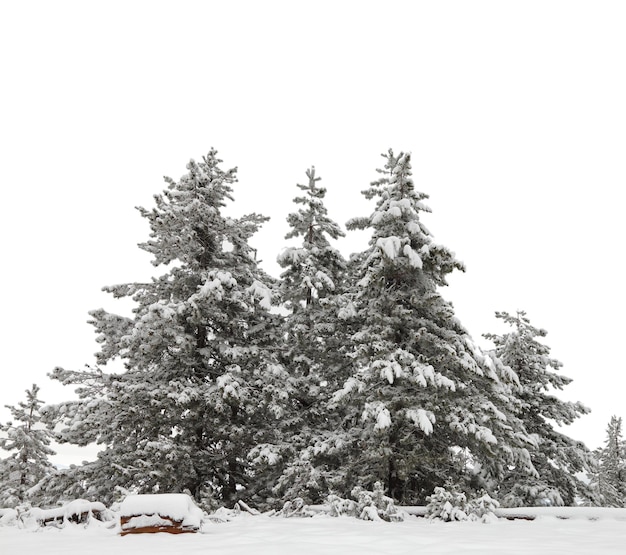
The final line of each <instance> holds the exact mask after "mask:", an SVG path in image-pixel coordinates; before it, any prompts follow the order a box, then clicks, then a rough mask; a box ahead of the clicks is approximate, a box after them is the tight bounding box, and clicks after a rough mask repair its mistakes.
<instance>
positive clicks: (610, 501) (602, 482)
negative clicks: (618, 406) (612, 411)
mask: <svg viewBox="0 0 626 555" xmlns="http://www.w3.org/2000/svg"><path fill="white" fill-rule="evenodd" d="M595 455H596V458H597V462H598V466H597V469H596V471H595V472H594V473H593V474H592V481H591V488H592V490H593V492H594V493H595V494H596V496H597V501H598V503H599V504H600V505H602V506H604V507H626V442H625V441H624V439H623V437H622V419H621V418H620V417H618V416H611V420H610V421H609V424H608V425H607V429H606V440H605V441H604V446H603V447H600V448H599V449H598V450H597V451H596V452H595Z"/></svg>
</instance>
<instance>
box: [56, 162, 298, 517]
mask: <svg viewBox="0 0 626 555" xmlns="http://www.w3.org/2000/svg"><path fill="white" fill-rule="evenodd" d="M220 163H221V160H219V159H218V158H217V152H216V151H215V150H211V151H210V152H209V154H208V155H207V156H206V157H204V158H203V160H202V161H201V162H199V163H197V162H195V161H193V160H192V161H190V162H189V164H188V166H187V169H188V173H187V174H185V175H183V177H181V179H180V180H178V181H174V180H172V179H170V178H166V182H167V184H168V186H167V189H166V190H165V191H164V192H163V194H161V195H155V202H156V206H155V208H153V209H152V210H147V209H145V208H139V211H140V213H141V215H142V216H143V217H144V218H146V220H147V221H148V222H149V224H150V228H151V233H150V239H149V240H148V241H147V242H145V243H142V244H140V245H139V246H140V248H142V249H143V250H145V251H147V252H149V253H150V254H152V255H153V264H154V265H155V266H160V267H163V273H162V274H161V275H159V276H158V277H155V278H153V279H152V281H150V282H149V283H129V284H124V285H116V286H111V287H106V288H105V290H106V291H108V292H110V293H111V294H113V296H114V297H116V298H131V299H132V300H133V301H134V302H135V308H134V309H133V315H132V316H131V317H125V316H119V315H116V314H111V313H109V312H106V311H105V310H102V309H100V310H95V311H93V312H91V313H90V314H91V316H92V320H91V323H92V324H93V325H94V327H95V329H96V332H97V334H98V342H99V343H100V344H101V350H100V352H99V353H97V361H98V363H99V365H100V366H98V367H96V368H88V369H87V370H85V371H68V370H64V369H60V368H57V369H56V370H55V371H54V372H53V377H54V378H55V379H57V380H59V381H61V382H62V383H64V384H75V385H77V386H78V389H77V392H78V394H79V397H80V400H79V401H78V402H71V403H65V404H62V405H60V406H58V407H57V408H56V411H55V415H56V416H57V417H59V416H62V417H63V421H64V423H65V424H66V426H65V427H64V429H63V430H62V431H61V432H60V437H61V440H62V441H67V442H72V443H76V444H79V445H85V444H88V443H91V442H97V443H99V444H101V445H102V447H103V450H102V451H101V452H100V453H99V455H98V460H97V461H95V462H94V463H92V464H91V465H90V466H89V467H88V468H87V469H82V471H81V472H82V473H83V474H85V472H86V473H87V478H85V479H84V480H83V482H84V483H85V484H87V489H86V490H85V491H86V492H87V493H88V494H89V495H92V496H98V498H99V500H102V501H105V502H106V501H110V500H112V499H113V498H114V497H115V496H116V495H118V494H117V493H116V491H115V488H117V489H118V491H126V490H133V491H138V492H144V493H146V492H180V491H189V492H190V493H191V494H192V495H194V496H195V497H196V499H197V500H198V501H199V502H203V503H205V505H210V504H211V503H214V502H216V503H232V502H234V501H235V500H236V499H239V498H244V499H245V498H250V497H252V496H253V495H254V476H253V474H252V472H251V465H250V463H249V460H248V456H249V454H250V453H251V451H252V450H253V449H254V448H255V447H257V446H258V445H259V444H265V443H272V442H273V441H275V439H276V438H275V437H274V436H275V434H276V426H275V424H276V422H277V421H278V419H279V418H280V417H281V416H282V415H283V412H284V406H285V403H286V401H287V396H288V391H289V388H290V385H289V376H288V374H287V372H286V370H285V368H284V367H283V366H282V365H281V364H280V363H279V361H278V359H277V356H276V354H275V348H276V345H277V342H279V338H278V337H276V336H275V335H274V330H275V329H277V325H276V322H275V320H276V316H275V315H273V314H271V313H270V308H271V303H272V288H273V287H274V284H273V282H272V280H271V279H270V278H269V277H268V276H267V275H265V274H264V273H263V272H262V271H261V270H260V269H259V267H258V265H257V262H256V260H255V254H254V252H253V250H252V248H251V247H250V245H249V243H248V241H249V239H250V237H251V236H252V235H253V234H254V233H255V232H256V231H257V229H258V228H259V226H260V225H261V224H262V223H263V222H264V221H265V220H266V218H264V217H262V216H259V215H257V214H251V215H248V216H244V217H242V218H238V219H234V218H230V217H227V216H226V215H224V214H223V209H224V207H225V206H226V204H227V202H228V201H232V185H233V184H234V183H235V182H236V169H230V170H226V171H224V170H222V169H221V167H220ZM116 358H118V359H121V360H122V361H123V363H124V366H125V371H124V372H122V373H111V372H106V371H105V370H106V369H103V368H102V367H101V366H102V365H106V364H107V363H108V362H109V361H111V360H113V359H116Z"/></svg>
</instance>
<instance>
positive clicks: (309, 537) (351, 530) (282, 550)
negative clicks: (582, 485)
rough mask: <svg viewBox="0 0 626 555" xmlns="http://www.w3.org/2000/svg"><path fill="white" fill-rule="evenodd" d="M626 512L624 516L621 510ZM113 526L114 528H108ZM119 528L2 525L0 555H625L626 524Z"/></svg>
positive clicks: (335, 522) (259, 519) (238, 521)
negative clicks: (122, 532) (195, 530)
mask: <svg viewBox="0 0 626 555" xmlns="http://www.w3.org/2000/svg"><path fill="white" fill-rule="evenodd" d="M620 514H622V515H623V513H620ZM108 526H111V524H110V523H109V524H108ZM118 532H119V528H118V527H111V528H107V524H106V523H100V522H97V521H93V522H92V524H91V525H90V526H88V527H87V528H85V527H84V526H81V525H67V526H66V527H65V528H63V529H57V528H46V529H38V530H36V531H33V530H32V529H30V530H29V529H19V528H16V527H15V526H10V527H0V546H1V551H2V553H19V554H20V555H44V554H46V555H48V554H50V555H53V554H66V555H72V554H81V555H82V554H85V553H89V554H90V555H111V553H115V555H127V554H128V555H131V554H132V555H136V554H137V553H150V555H161V554H163V555H166V554H168V555H171V554H172V553H184V554H185V555H193V554H195V553H197V554H204V555H205V554H206V553H220V555H250V554H251V553H254V554H255V555H256V554H272V555H293V553H298V555H307V554H324V555H340V554H341V555H353V554H354V555H357V554H358V555H368V554H377V555H378V554H383V555H386V554H390V553H393V554H394V555H403V554H407V555H408V554H412V555H414V554H416V553H421V554H424V555H444V554H445V555H447V554H476V555H478V554H480V555H496V554H497V555H502V554H506V555H524V554H529V555H530V554H532V555H543V554H545V555H559V554H564V555H565V554H567V555H589V554H590V553H593V554H594V555H608V554H611V555H618V554H619V555H623V554H624V553H625V552H626V524H625V522H624V520H623V517H622V519H620V520H618V519H617V517H616V518H611V515H610V514H608V517H604V516H603V517H602V518H600V519H599V520H588V519H575V520H563V519H557V518H555V517H552V516H541V517H539V519H538V520H534V521H526V520H515V521H509V520H504V519H501V520H499V521H497V522H494V523H490V524H479V523H475V522H455V523H444V522H431V521H429V520H427V519H424V518H415V517H411V518H409V519H407V520H405V521H404V522H396V523H387V522H367V521H362V520H358V519H355V518H349V517H340V518H333V517H329V516H318V517H314V518H276V517H270V516H266V515H260V516H252V515H248V514H245V513H241V515H239V516H237V517H235V518H233V519H232V520H230V521H229V522H223V523H205V524H204V526H203V529H202V533H200V534H181V535H170V534H141V535H128V536H125V537H121V536H119V534H118Z"/></svg>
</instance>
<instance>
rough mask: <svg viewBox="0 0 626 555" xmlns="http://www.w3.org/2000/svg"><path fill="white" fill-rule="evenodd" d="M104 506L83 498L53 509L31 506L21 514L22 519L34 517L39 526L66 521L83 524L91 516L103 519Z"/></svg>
mask: <svg viewBox="0 0 626 555" xmlns="http://www.w3.org/2000/svg"><path fill="white" fill-rule="evenodd" d="M105 513H106V507H105V506H104V505H103V504H102V503H94V502H91V501H86V500H84V499H76V500H75V501H72V502H71V503H68V504H67V505H63V506H62V507H56V508H54V509H39V508H36V507H34V508H32V509H30V510H29V511H27V512H26V513H25V514H24V515H22V519H34V520H36V521H37V522H38V523H39V525H40V526H62V525H64V524H65V523H67V522H72V523H74V524H85V523H87V522H89V520H90V519H91V518H95V519H96V520H105Z"/></svg>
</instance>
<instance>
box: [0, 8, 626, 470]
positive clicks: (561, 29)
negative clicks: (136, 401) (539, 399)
mask: <svg viewBox="0 0 626 555" xmlns="http://www.w3.org/2000/svg"><path fill="white" fill-rule="evenodd" d="M625 27H626V5H625V4H624V3H623V2H617V1H616V2H604V1H599V0H595V1H589V2H579V1H574V0H569V1H562V2H561V1H554V2H553V1H546V0H542V1H524V2H513V1H510V2H509V1H507V2H502V1H493V2H485V1H474V2H467V1H463V2H461V1H459V2H454V1H451V2H445V1H442V2H419V1H404V2H403V1H390V0H385V1H384V2H383V1H378V2H368V1H363V0H361V1H358V2H357V1H354V2H350V1H332V2H327V1H320V0H316V1H315V2H287V1H285V2H277V1H267V0H266V1H263V2H256V1H249V2H244V1H241V2H237V1H228V2H217V1H205V2H192V1H178V2H158V1H150V2H142V1H124V2H119V1H111V0H109V1H107V2H67V1H61V0H57V1H55V2H32V1H27V0H23V1H21V2H8V1H7V2H2V3H1V4H0V178H1V179H2V193H1V196H0V206H1V216H0V242H1V243H0V255H1V259H0V292H1V294H2V312H1V313H0V318H1V320H0V322H1V325H2V330H1V333H0V356H1V358H0V361H1V364H2V378H3V380H2V387H1V388H0V405H2V406H3V405H5V404H15V403H17V402H18V401H20V400H22V399H23V398H24V390H25V389H26V388H28V387H30V386H31V384H32V383H33V382H37V383H38V384H39V385H40V386H41V388H42V393H41V396H42V398H43V399H44V400H45V401H46V402H57V401H60V400H65V399H68V398H70V397H71V395H72V392H71V390H68V389H66V388H62V387H61V386H60V385H58V384H55V383H53V382H51V381H50V380H49V379H48V378H47V376H46V375H47V373H48V372H50V371H51V370H52V369H53V368H54V367H55V366H63V367H65V368H75V369H78V368H80V367H82V366H83V365H84V364H85V363H93V362H94V360H93V353H94V352H96V350H97V348H98V347H97V344H96V343H95V341H94V337H95V336H94V334H93V330H92V328H91V326H89V325H88V324H87V323H86V320H87V319H88V315H87V311H88V310H91V309H95V308H98V307H100V306H104V307H105V308H106V309H108V310H111V311H118V310H119V311H127V310H128V306H120V304H119V303H117V302H116V301H114V300H113V299H112V298H109V296H107V295H104V294H103V293H101V292H100V288H101V287H102V286H104V285H110V284H114V283H120V282H128V281H140V280H146V279H149V277H150V276H151V275H153V274H154V273H155V269H154V268H153V267H152V266H151V265H150V263H149V257H148V255H147V254H145V253H144V252H143V251H141V250H139V249H138V248H137V247H136V244H137V243H138V242H141V241H143V240H145V239H147V235H148V227H147V224H146V222H144V221H143V219H142V218H141V217H140V216H139V214H138V213H137V212H136V210H135V209H134V207H135V206H137V205H141V206H145V207H148V208H150V207H152V206H153V203H152V195H153V194H156V193H159V192H160V191H162V190H163V188H164V187H165V184H164V182H163V180H162V176H163V175H169V176H171V177H173V178H175V179H178V178H179V177H180V176H181V175H182V174H183V173H185V171H186V170H185V164H186V163H187V161H188V160H189V158H195V159H200V158H201V157H202V156H203V155H204V154H206V152H207V151H208V150H209V148H210V147H211V146H214V147H215V148H217V149H218V150H219V152H220V155H221V157H222V158H223V159H224V167H231V166H235V165H237V166H239V168H240V170H239V178H240V182H239V184H238V185H237V187H236V190H235V196H236V202H235V203H234V204H233V205H232V207H230V208H229V211H230V212H231V213H233V214H243V213H246V212H249V211H258V212H261V213H263V214H266V215H268V216H271V217H272V220H271V221H270V222H269V223H268V224H266V225H265V227H264V229H263V231H262V232H261V233H260V234H259V235H258V236H257V238H256V239H255V244H256V245H257V246H258V248H259V253H260V257H261V258H262V259H263V260H264V266H265V268H266V269H267V270H268V271H269V272H270V273H272V274H274V275H278V267H277V265H276V264H275V258H276V255H277V254H278V253H279V252H280V250H281V249H282V248H283V247H284V246H285V241H284V240H283V236H284V234H285V233H286V231H287V225H286V222H285V217H286V215H287V213H288V212H289V211H291V210H292V209H293V205H292V204H291V199H292V198H293V197H294V196H295V195H296V193H297V189H296V187H295V184H296V183H297V182H299V183H304V182H305V180H306V177H305V175H304V172H305V170H306V169H307V168H308V167H309V166H310V165H312V164H314V165H315V166H316V168H317V173H318V175H320V176H321V177H322V178H323V181H322V185H325V186H326V187H327V188H328V195H327V200H328V203H327V205H328V208H329V211H330V215H331V217H333V218H334V219H335V220H337V221H338V222H339V223H341V224H342V225H343V224H344V223H345V221H346V220H347V219H349V218H351V217H354V216H361V215H368V214H369V213H370V211H371V210H372V209H373V205H372V204H370V203H369V202H368V201H366V200H365V199H363V198H362V197H361V195H360V191H361V190H363V189H364V188H366V187H367V185H368V184H369V182H370V181H372V180H374V179H376V178H377V176H378V174H376V172H375V169H376V168H377V167H380V166H381V165H382V163H383V159H382V158H381V157H380V156H379V155H380V153H382V152H384V151H386V150H387V149H388V148H389V147H392V148H394V149H395V150H396V151H400V150H404V151H411V152H412V154H413V169H414V178H415V182H416V185H417V187H418V189H420V190H422V191H425V192H426V193H428V194H429V195H430V200H429V205H430V206H431V208H432V209H433V213H432V214H431V215H428V216H426V218H425V223H426V225H427V226H428V227H429V228H430V229H431V231H432V232H433V234H434V235H435V239H436V240H437V241H438V242H440V243H443V244H444V245H446V246H447V247H449V248H451V249H452V250H454V251H455V252H456V253H457V256H458V257H459V258H460V259H461V260H463V261H464V262H465V263H466V265H467V272H466V273H465V274H462V273H458V274H457V275H455V276H454V277H452V278H451V280H450V287H449V288H448V289H447V290H446V291H444V296H445V297H446V298H447V299H449V300H451V301H452V302H453V303H454V305H455V307H456V313H457V316H458V317H459V318H460V320H461V322H462V323H463V324H464V325H465V326H466V328H467V329H468V330H469V332H470V333H471V334H472V336H473V337H474V338H475V339H476V340H477V341H478V342H479V343H480V344H482V345H485V346H487V345H488V343H487V342H485V341H484V340H482V338H481V334H482V333H485V332H501V331H504V330H503V329H502V328H501V327H500V326H499V322H498V321H497V320H496V319H495V318H494V312H495V311H496V310H507V311H509V312H514V311H516V310H517V309H523V310H526V311H527V313H528V316H529V317H530V319H531V322H532V323H533V324H535V325H536V326H539V327H543V328H545V329H547V330H548V332H549V333H548V336H547V338H546V343H547V344H548V345H549V346H550V347H551V348H552V355H553V356H554V357H555V358H557V359H559V360H561V361H562V362H563V363H564V367H563V370H562V372H563V373H564V374H565V375H567V376H569V377H571V378H573V379H574V382H573V384H572V385H570V386H569V387H568V388H567V390H566V391H565V392H564V394H563V397H564V398H566V399H572V400H581V401H582V402H584V403H585V404H586V405H588V406H589V407H590V408H591V409H592V410H593V412H592V414H591V415H590V416H586V417H584V418H582V419H580V420H579V422H578V423H576V424H575V425H574V426H572V427H571V428H568V429H566V430H565V431H566V433H568V435H571V436H572V437H576V438H577V439H581V440H583V441H585V442H586V443H587V444H588V446H589V447H591V448H595V447H597V446H599V445H600V444H601V443H602V441H603V439H604V434H605V428H606V424H607V423H608V420H609V418H610V416H611V415H612V414H617V415H620V416H626V409H624V401H623V399H624V385H625V384H626V380H625V378H624V370H625V368H624V355H623V350H624V343H623V340H622V335H623V331H624V328H623V314H624V310H625V308H626V294H625V293H624V278H623V270H624V262H623V253H624V246H623V240H624V236H625V233H624V227H625V224H624V217H623V188H624V182H625V177H626V166H625V164H624V152H625V147H626V131H625V129H626V107H625V106H626V102H625V100H624V99H625V98H626V77H625V75H626V74H625V71H624V68H625V64H624V62H625V58H626V33H624V28H625ZM366 240H367V238H366V237H365V236H363V235H354V234H350V235H349V238H348V239H347V240H345V241H343V242H342V243H340V244H339V245H338V246H339V248H340V249H341V250H342V251H343V252H344V254H346V255H348V254H349V253H350V252H353V251H356V250H360V249H362V248H364V246H365V241H366ZM8 419H9V412H8V411H7V410H4V409H3V410H2V411H0V420H1V421H3V422H4V421H6V420H8ZM89 456H91V455H89ZM82 458H84V457H83V453H80V454H77V453H76V451H75V450H72V449H70V450H68V449H67V448H59V454H58V456H57V457H56V458H55V461H56V462H61V463H66V464H67V463H71V462H80V460H82Z"/></svg>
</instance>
